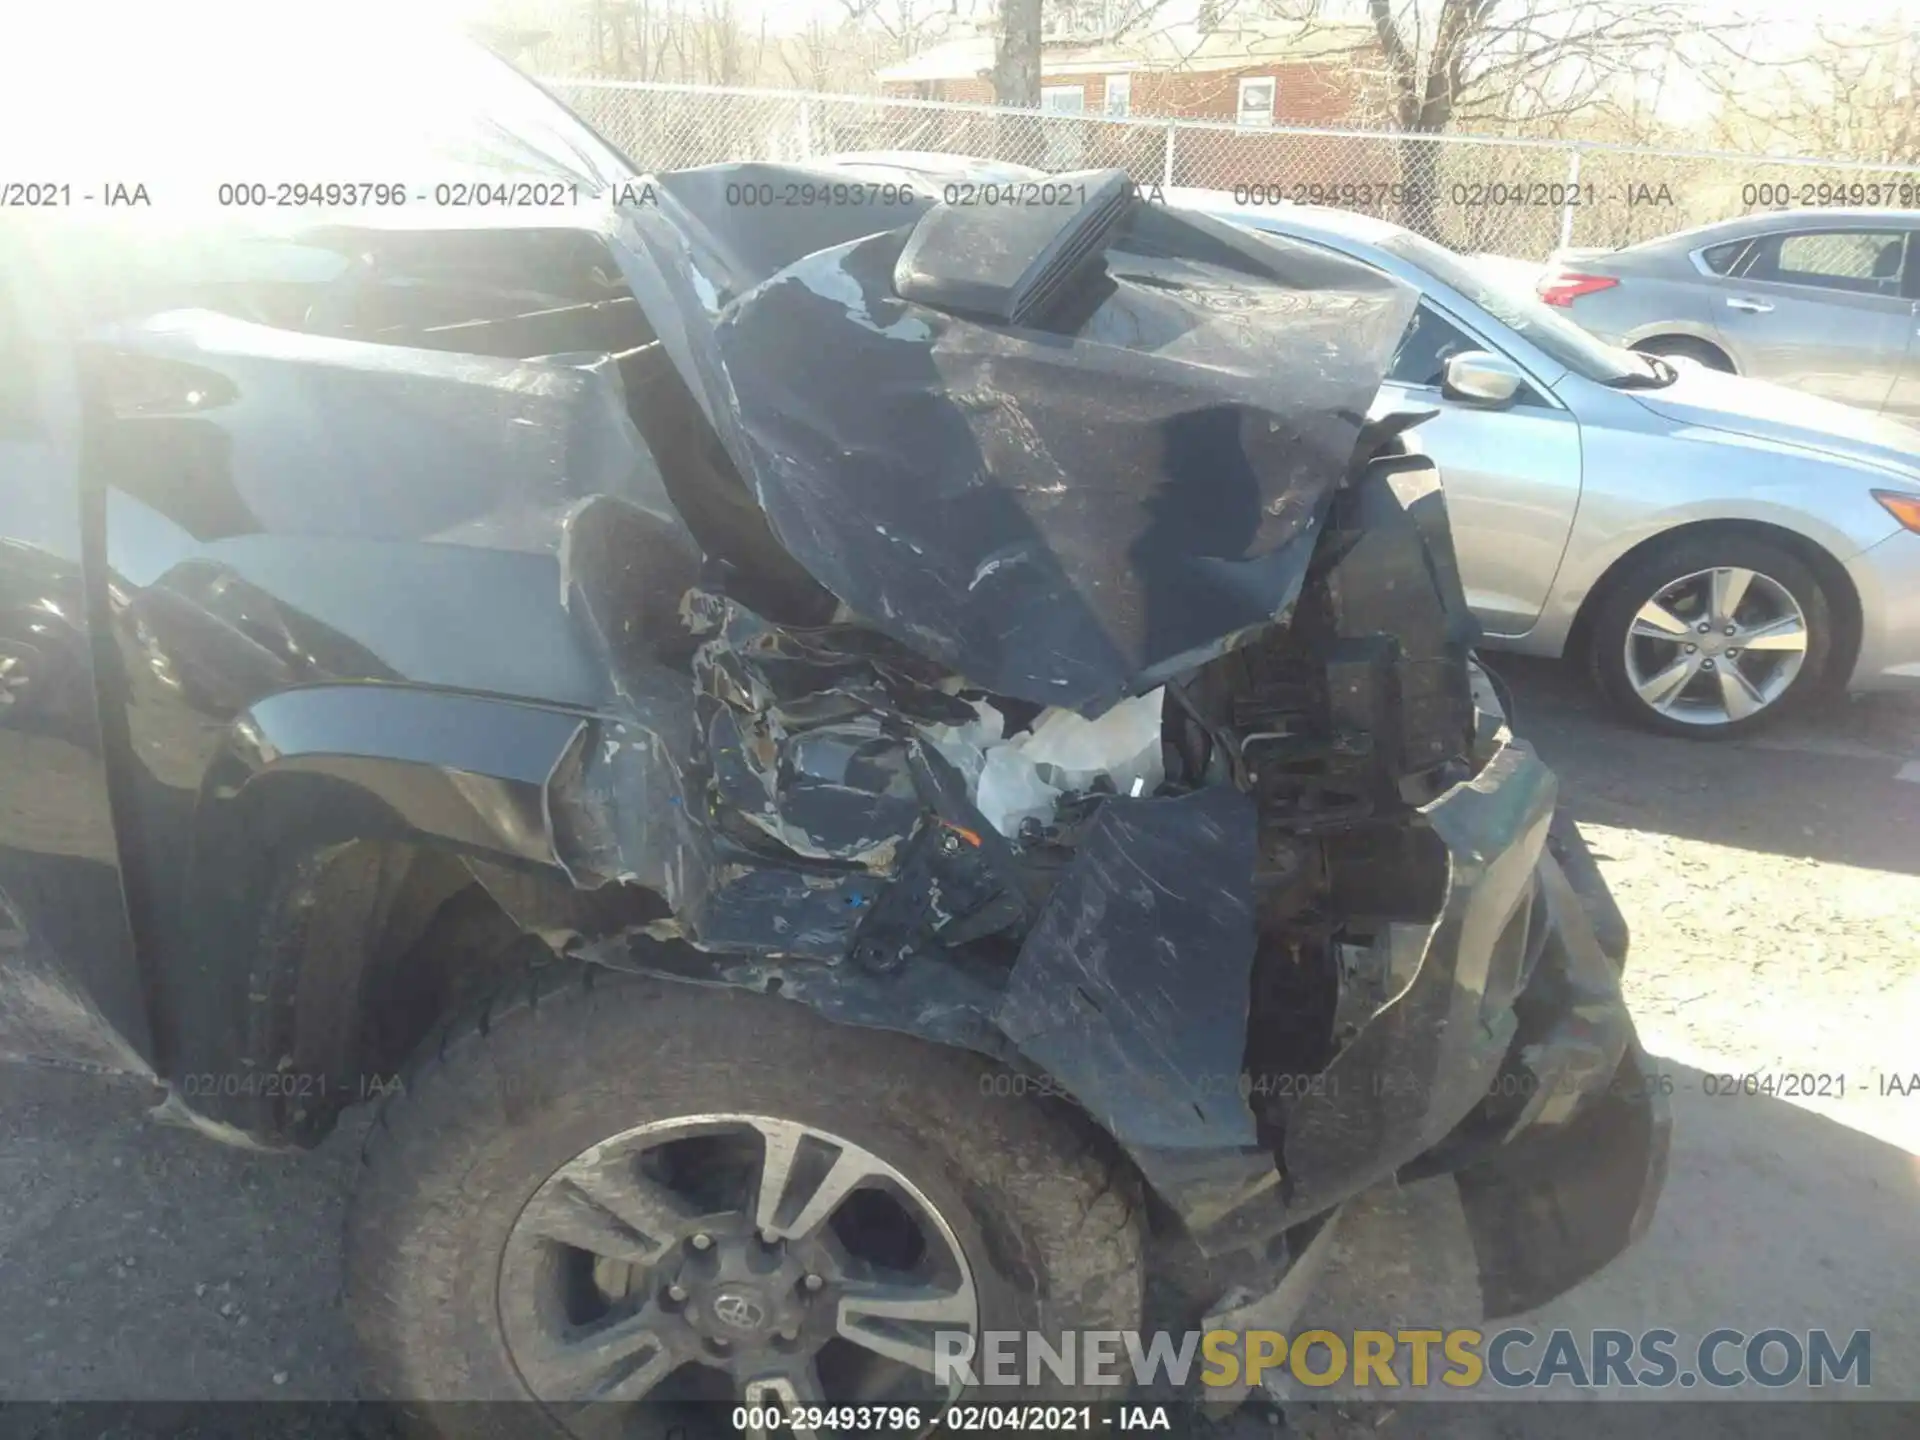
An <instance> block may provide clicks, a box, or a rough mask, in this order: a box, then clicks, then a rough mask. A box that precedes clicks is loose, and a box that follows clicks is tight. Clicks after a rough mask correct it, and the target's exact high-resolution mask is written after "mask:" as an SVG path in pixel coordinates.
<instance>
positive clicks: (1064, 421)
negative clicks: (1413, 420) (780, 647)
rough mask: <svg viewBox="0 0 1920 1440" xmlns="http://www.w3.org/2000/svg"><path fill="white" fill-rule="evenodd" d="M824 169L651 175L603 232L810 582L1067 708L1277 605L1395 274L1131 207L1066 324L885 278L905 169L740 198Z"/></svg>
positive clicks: (1367, 390)
mask: <svg viewBox="0 0 1920 1440" xmlns="http://www.w3.org/2000/svg"><path fill="white" fill-rule="evenodd" d="M914 179H915V177H914V176H912V175H910V174H907V173H905V172H903V173H902V175H901V179H900V183H901V185H902V186H907V185H910V184H911V183H912V182H913V181H914ZM833 182H837V183H839V184H840V185H841V186H842V187H845V184H846V177H845V176H844V175H838V174H832V175H831V177H830V181H825V182H823V174H822V172H815V171H808V170H803V169H797V168H789V167H780V166H761V165H739V166H714V167H709V168H706V169H700V170H691V171H683V172H677V173H673V174H668V175H664V176H657V177H649V180H648V182H647V183H648V185H649V186H650V188H651V191H652V193H653V195H654V196H655V197H656V203H652V204H647V205H643V206H630V207H626V208H624V209H623V210H622V211H621V212H620V217H619V224H618V232H617V235H616V237H615V238H616V240H617V241H618V243H617V245H616V247H615V248H616V250H617V252H618V253H619V255H620V259H621V263H622V265H623V267H625V268H626V269H627V272H628V273H627V279H628V281H629V283H630V284H631V285H632V286H633V289H634V291H635V294H636V296H637V298H638V299H639V301H640V303H641V305H642V307H643V309H645V310H646V312H647V314H648V317H649V319H650V321H651V322H652V324H653V325H654V327H655V329H656V331H657V332H658V333H659V335H660V337H661V340H662V342H663V344H664V346H665V347H666V349H667V350H668V352H669V354H670V355H671V358H672V359H673V361H674V363H675V365H676V367H677V368H678V369H679V370H680V372H681V374H682V375H683V377H684V378H685V379H686V380H687V383H688V385H689V387H690V388H691V389H692V391H693V393H694V395H695V397H696V399H697V400H698V402H699V404H700V405H701V407H702V408H703V409H704V410H705V412H706V414H707V417H708V418H709V420H710V421H711V422H712V423H713V426H714V429H715V431H716V433H717V434H718V436H719V438H720V440H721V442H722V444H723V445H724V446H725V448H726V450H727V452H728V455H729V457H730V458H731V460H732V461H733V464H734V466H735V467H736V468H737V469H738V470H739V472H740V474H741V476H742V477H743V478H744V479H745V480H746V481H747V483H748V484H749V485H750V486H751V487H752V489H753V491H754V494H755V497H756V498H757V500H758V502H759V504H760V506H761V507H762V509H763V510H764V511H765V513H766V515H767V517H768V520H769V522H770V523H771V525H772V527H773V530H774V533H775V535H776V537H777V538H778V540H779V541H780V543H781V545H782V546H783V547H784V548H785V549H786V550H787V551H788V552H789V553H790V554H791V555H792V556H793V557H794V558H795V559H796V560H798V561H799V562H800V563H801V564H802V565H803V566H804V567H805V568H806V569H807V570H808V571H809V572H810V573H811V574H812V576H813V577H814V578H815V579H816V580H818V581H819V582H820V583H821V584H822V585H823V586H825V587H826V588H827V589H828V590H830V591H831V592H832V593H833V594H834V595H835V596H837V597H838V598H839V599H840V600H841V601H842V602H844V603H845V605H846V606H848V607H849V609H850V610H851V611H853V612H854V613H856V614H857V615H859V616H860V617H861V618H862V619H863V620H865V621H866V622H868V623H870V624H872V625H874V626H876V627H877V628H879V629H881V630H884V631H886V632H887V633H889V634H891V635H892V636H894V637H895V638H896V639H898V640H900V641H902V642H904V643H906V644H908V645H910V646H912V647H913V648H914V649H916V650H918V651H920V652H921V653H923V654H925V655H927V656H929V657H930V658H933V659H936V660H939V661H941V662H942V663H944V664H946V665H948V666H950V667H951V668H952V669H953V670H955V671H957V672H958V673H960V674H963V675H965V676H966V677H967V678H968V679H969V680H971V681H972V682H973V683H975V684H978V685H982V686H985V687H987V688H989V689H992V690H994V691H997V692H1000V693H1005V694H1010V695H1015V696H1019V697H1021V698H1023V699H1028V700H1032V701H1035V702H1038V703H1041V704H1052V705H1062V706H1070V707H1075V708H1079V709H1082V710H1084V711H1087V712H1089V713H1091V712H1093V711H1095V710H1098V709H1100V708H1103V707H1105V706H1106V705H1109V704H1111V703H1113V702H1114V701H1115V700H1117V699H1120V698H1122V697H1124V696H1125V695H1128V694H1132V693H1138V692H1140V691H1141V690H1144V689H1146V688H1150V687H1151V686H1152V685H1154V684H1156V683H1158V682H1159V681H1161V680H1163V679H1165V678H1166V677H1167V676H1169V675H1171V674H1175V673H1178V672H1179V671H1181V670H1184V669H1186V668H1188V667H1190V666H1191V665H1192V664H1194V663H1196V662H1197V661H1198V660H1200V659H1202V658H1205V657H1206V656H1207V655H1209V654H1212V653H1215V652H1217V651H1218V650H1220V649H1223V648H1226V647H1227V646H1229V645H1231V644H1232V643H1234V642H1235V640H1236V638H1238V637H1240V636H1243V635H1245V634H1250V633H1257V631H1258V629H1259V628H1261V627H1263V626H1265V625H1267V624H1270V623H1271V622H1272V621H1274V620H1275V619H1276V618H1278V617H1280V616H1281V615H1283V614H1284V613H1285V612H1286V610H1287V608H1288V607H1289V606H1290V605H1291V604H1292V602H1293V600H1294V598H1295V596H1296V595H1297V593H1298V590H1299V587H1300V584H1301V581H1302V578H1303V576H1304V573H1305V570H1306V565H1307V560H1308V558H1309V556H1310V554H1311V552H1312V549H1313V545H1312V540H1313V536H1314V534H1315V533H1316V531H1317V528H1318V526H1319V523H1320V520H1321V518H1322V514H1323V511H1324V508H1325V502H1326V501H1327V499H1328V497H1329V496H1330V495H1331V493H1332V491H1333V490H1334V489H1335V488H1336V487H1337V486H1338V485H1339V484H1340V482H1341V480H1342V479H1343V478H1344V476H1345V475H1346V473H1347V470H1348V467H1349V465H1350V463H1351V461H1352V458H1353V455H1354V451H1355V446H1356V443H1357V441H1358V438H1359V434H1360V429H1361V426H1362V424H1363V422H1364V420H1365V417H1366V415H1367V411H1368V408H1369V406H1370V404H1371V402H1372V401H1373V399H1374V396H1375V394H1376V392H1377V391H1378V389H1379V385H1380V382H1381V379H1382V377H1383V376H1384V374H1385V372H1386V369H1387V366H1388V364H1389V362H1390V360H1391V357H1392V354H1393V352H1394V349H1395V347H1396V345H1397V344H1398V342H1399V339H1400V336H1401V334H1402V333H1403V332H1404V330H1405V328H1406V324H1407V321H1408V319H1409V317H1410V316H1411V314H1412V310H1413V306H1414V303H1415V296H1414V294H1413V292H1412V290H1411V289H1409V288H1408V287H1406V286H1404V285H1402V284H1400V283H1399V282H1398V281H1395V280H1393V279H1392V278H1390V277H1388V276H1386V275H1384V274H1382V273H1380V272H1378V271H1375V270H1373V269H1371V268H1370V267H1367V266H1363V265H1359V264H1357V263H1354V262H1351V261H1348V260H1345V259H1343V258H1341V257H1338V256H1333V255H1330V254H1328V253H1326V252H1323V251H1319V250H1316V249H1313V248H1312V247H1307V246H1300V245H1294V244H1291V243H1288V242H1285V241H1281V240H1277V239H1275V238H1274V237H1254V236H1249V235H1246V234H1244V233H1243V232H1241V231H1239V230H1237V229H1235V228H1234V227H1231V226H1227V225H1224V224H1221V223H1219V222H1216V221H1213V220H1210V219H1207V218H1205V217H1201V216H1197V215H1190V214H1185V213H1181V212H1175V211H1169V210H1167V209H1164V208H1162V207H1157V206H1151V205H1146V204H1141V205H1139V206H1138V207H1137V208H1136V209H1135V211H1134V213H1133V215H1132V216H1131V218H1130V219H1129V220H1128V221H1126V222H1124V223H1123V225H1122V227H1121V229H1120V230H1119V231H1117V232H1116V234H1115V236H1114V238H1113V239H1112V240H1111V242H1110V244H1109V246H1108V249H1107V252H1106V262H1107V271H1108V276H1109V278H1110V282H1111V284H1110V289H1109V291H1108V293H1107V294H1106V296H1105V298H1104V299H1103V300H1101V301H1100V303H1099V304H1098V305H1097V307H1095V308H1093V309H1092V313H1091V314H1090V315H1089V316H1087V317H1086V318H1084V319H1083V320H1081V321H1080V322H1079V323H1078V324H1077V325H1076V326H1074V327H1073V328H1072V330H1071V333H1053V332H1047V331H1039V330H1031V329H1023V328H1020V327H1017V326H1007V325H996V324H992V323H987V322H982V321H978V320H974V319H968V318H963V317H959V316H955V315H952V314H948V313H945V312H943V311H940V310H936V309H933V308H930V307H928V306H925V305H920V304H914V303H911V302H908V301H905V300H902V299H901V298H900V297H899V296H898V295H897V294H896V293H895V290H894V287H893V274H894V264H895V262H896V260H897V259H898V258H899V256H900V252H901V250H902V249H903V247H904V246H905V244H906V240H907V236H908V233H909V232H910V230H911V228H912V226H913V224H914V223H915V222H916V221H917V220H918V219H919V217H920V216H921V215H922V214H924V213H925V212H926V211H927V210H928V209H929V208H930V206H931V204H932V203H933V197H931V196H930V195H928V194H927V193H926V191H925V183H924V180H923V179H922V181H921V186H920V194H919V195H918V196H917V197H914V198H904V197H903V198H900V199H898V200H897V202H895V203H878V201H877V200H876V202H875V203H868V204H861V203H836V204H830V205H829V204H821V205H799V206H792V207H787V208H777V209H775V210H772V211H769V210H767V209H765V208H761V207H756V206H751V205H744V204H741V203H739V201H740V198H741V197H742V196H743V195H747V194H752V193H755V192H758V193H760V194H766V193H769V187H770V189H771V193H774V194H782V193H791V191H790V187H793V186H797V185H807V186H815V187H818V186H820V185H822V184H823V183H833ZM876 183H878V182H876V181H874V180H873V179H872V177H864V176H863V185H866V186H871V185H874V184H876ZM856 188H859V187H856ZM875 193H878V192H875Z"/></svg>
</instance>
